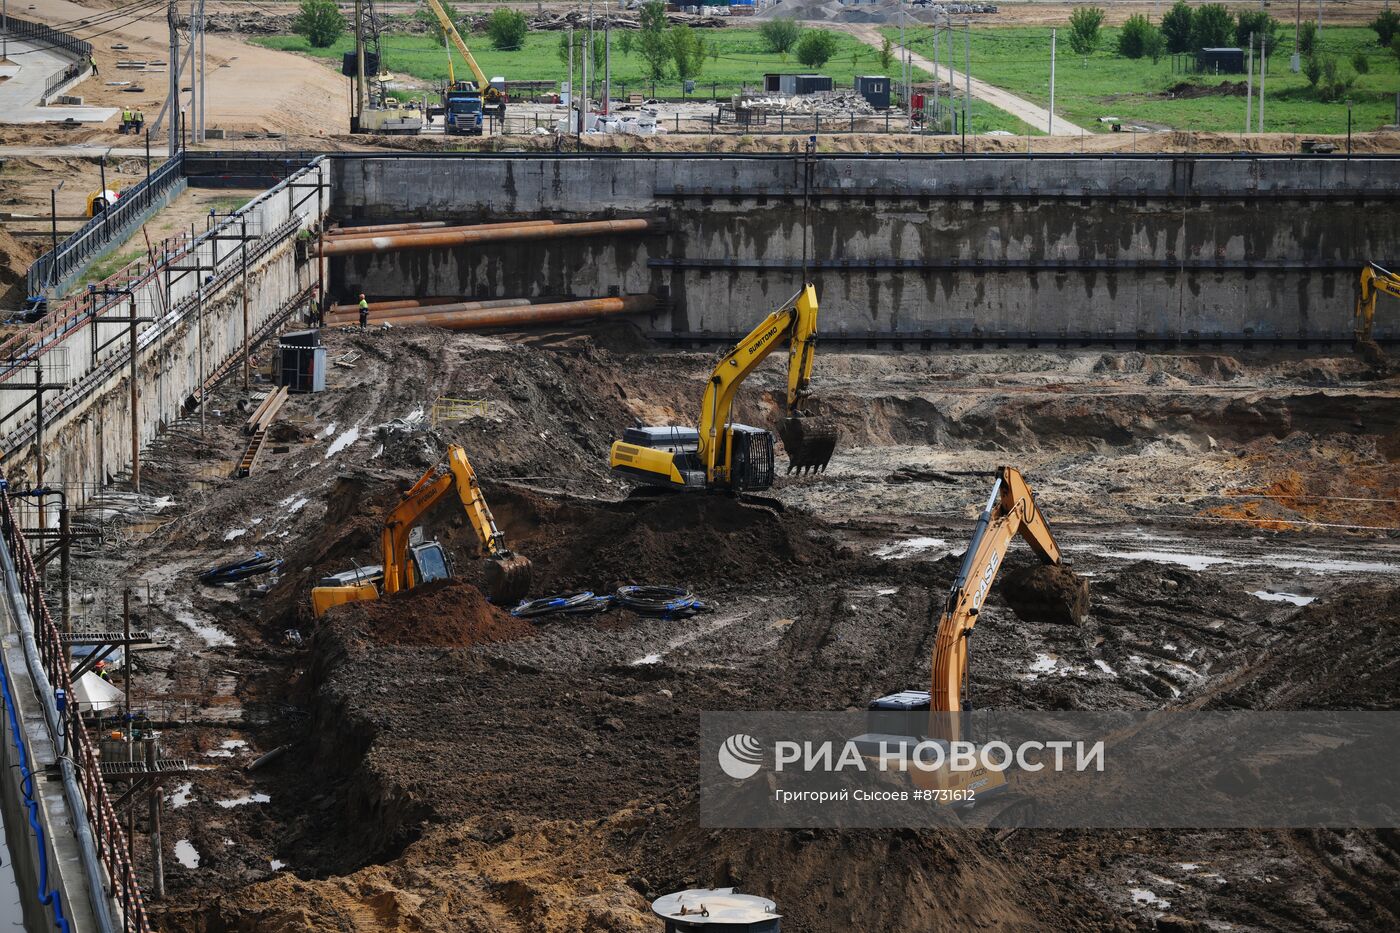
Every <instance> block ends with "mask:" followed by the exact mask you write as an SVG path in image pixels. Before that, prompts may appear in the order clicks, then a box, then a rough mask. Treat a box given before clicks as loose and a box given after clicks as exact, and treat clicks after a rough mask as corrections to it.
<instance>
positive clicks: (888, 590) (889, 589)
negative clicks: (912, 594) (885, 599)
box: [875, 586, 899, 596]
mask: <svg viewBox="0 0 1400 933" xmlns="http://www.w3.org/2000/svg"><path fill="white" fill-rule="evenodd" d="M898 592H899V587H897V586H886V587H883V588H881V589H878V590H876V591H875V595H876V596H893V595H894V594H895V593H898Z"/></svg>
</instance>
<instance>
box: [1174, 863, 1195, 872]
mask: <svg viewBox="0 0 1400 933" xmlns="http://www.w3.org/2000/svg"><path fill="white" fill-rule="evenodd" d="M1176 867H1177V868H1180V869H1181V870H1182V871H1195V870H1196V869H1198V868H1200V867H1201V866H1200V865H1198V864H1196V863H1195V862H1177V863H1176Z"/></svg>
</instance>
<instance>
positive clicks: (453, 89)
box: [425, 0, 506, 136]
mask: <svg viewBox="0 0 1400 933" xmlns="http://www.w3.org/2000/svg"><path fill="white" fill-rule="evenodd" d="M425 2H426V3H427V4H428V7H429V8H430V9H431V10H432V11H433V15H434V16H436V17H437V21H438V25H440V26H441V27H442V32H443V35H444V36H446V37H447V38H449V39H451V40H452V44H453V45H455V46H457V51H458V52H460V53H461V55H462V58H463V59H465V60H466V63H467V67H468V68H470V69H471V72H472V77H473V78H475V79H476V80H475V83H473V82H471V81H458V80H457V76H456V73H455V72H454V71H453V69H452V56H451V55H449V56H448V58H447V87H446V88H445V89H444V90H443V94H442V106H443V111H444V113H443V120H444V122H445V124H446V129H447V132H448V133H451V134H454V135H468V136H480V135H481V132H482V114H485V113H489V114H493V115H495V116H496V118H497V119H500V120H504V119H505V115H506V95H505V88H504V87H499V86H497V84H500V85H504V84H505V79H504V78H497V79H495V82H492V81H488V80H487V79H486V73H485V72H483V71H482V70H481V66H480V65H478V64H477V63H476V59H475V58H474V57H473V56H472V52H471V49H469V48H467V43H466V42H464V41H462V36H461V34H460V33H459V32H457V27H456V26H455V25H453V23H452V18H451V17H450V16H448V15H447V11H446V10H444V9H443V7H442V4H441V3H439V2H438V0H425Z"/></svg>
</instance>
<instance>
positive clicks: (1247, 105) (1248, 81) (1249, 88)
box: [1244, 32, 1254, 133]
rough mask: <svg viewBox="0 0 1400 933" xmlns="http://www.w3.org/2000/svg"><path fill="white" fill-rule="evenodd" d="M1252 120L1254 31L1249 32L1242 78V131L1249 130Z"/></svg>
mask: <svg viewBox="0 0 1400 933" xmlns="http://www.w3.org/2000/svg"><path fill="white" fill-rule="evenodd" d="M1253 120H1254V33H1252V32H1251V33H1250V34H1249V64H1248V65H1247V66H1246V67H1245V79H1244V131H1245V132H1246V133H1248V132H1249V128H1250V124H1251V123H1252V122H1253Z"/></svg>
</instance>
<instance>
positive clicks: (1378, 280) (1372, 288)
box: [1356, 262, 1400, 341]
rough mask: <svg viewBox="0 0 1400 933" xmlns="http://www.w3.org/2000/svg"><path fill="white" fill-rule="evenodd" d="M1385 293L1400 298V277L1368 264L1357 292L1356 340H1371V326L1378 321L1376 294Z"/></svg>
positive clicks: (1363, 271)
mask: <svg viewBox="0 0 1400 933" xmlns="http://www.w3.org/2000/svg"><path fill="white" fill-rule="evenodd" d="M1378 292H1384V293H1385V294H1387V295H1390V296H1391V297H1393V298H1400V275H1397V274H1396V273H1394V272H1391V271H1389V270H1388V269H1384V268H1382V267H1381V266H1378V265H1376V264H1375V263H1374V262H1371V263H1367V264H1366V266H1365V267H1364V268H1362V270H1361V279H1360V281H1359V282H1358V287H1357V291H1356V339H1357V340H1358V341H1362V340H1370V339H1371V325H1372V324H1373V323H1374V322H1375V319H1376V294H1377V293H1378Z"/></svg>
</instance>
